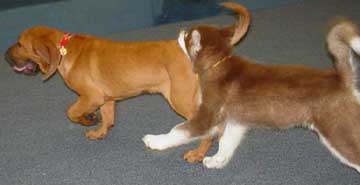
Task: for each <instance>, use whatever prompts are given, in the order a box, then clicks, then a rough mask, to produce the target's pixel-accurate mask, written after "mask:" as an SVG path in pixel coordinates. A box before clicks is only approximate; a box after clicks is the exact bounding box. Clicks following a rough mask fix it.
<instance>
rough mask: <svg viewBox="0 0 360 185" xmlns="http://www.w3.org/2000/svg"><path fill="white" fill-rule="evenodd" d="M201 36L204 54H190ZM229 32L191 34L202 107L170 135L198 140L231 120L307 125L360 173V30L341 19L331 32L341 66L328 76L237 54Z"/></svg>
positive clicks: (250, 123) (196, 29)
mask: <svg viewBox="0 0 360 185" xmlns="http://www.w3.org/2000/svg"><path fill="white" fill-rule="evenodd" d="M196 32H197V33H199V34H200V35H201V39H200V45H201V50H200V51H198V52H197V53H193V54H191V50H192V48H193V46H194V45H196V44H194V43H196V37H195V36H193V34H194V33H196ZM224 32H225V33H226V30H224V29H219V28H216V27H210V26H198V27H194V28H192V29H191V30H190V31H189V32H188V33H187V34H186V35H187V37H186V38H185V45H186V49H187V51H188V53H189V55H190V58H191V60H192V62H193V68H194V71H195V72H196V73H197V74H198V75H199V79H200V92H201V95H202V103H201V104H200V108H199V110H198V111H197V113H196V114H195V115H194V117H193V118H192V119H190V120H189V121H188V122H186V123H185V124H181V125H178V126H176V127H175V128H174V129H173V130H172V131H171V132H170V133H169V134H168V135H169V136H172V137H174V134H172V133H178V132H180V133H187V134H188V135H190V136H191V137H193V138H195V137H199V136H202V135H206V134H209V133H210V131H211V130H213V129H214V128H219V127H220V128H224V127H226V124H227V122H226V121H227V120H229V119H232V120H236V122H237V124H241V125H243V126H245V127H259V126H260V127H275V128H290V127H295V126H305V127H309V128H313V129H314V130H315V131H317V132H318V133H319V134H320V136H321V139H322V140H323V141H325V142H327V143H328V144H329V145H330V146H331V147H332V149H334V150H332V152H334V151H335V152H337V153H338V154H340V155H341V157H343V158H345V159H346V160H347V161H345V164H348V165H349V163H350V165H349V166H351V167H354V168H356V169H357V170H358V171H359V170H360V122H359V120H360V104H359V103H360V102H359V100H358V99H357V98H356V96H355V94H354V92H358V91H359V89H357V87H356V82H357V79H358V77H359V76H358V75H359V74H358V73H357V71H356V70H357V69H356V65H357V64H356V63H354V62H352V60H351V59H352V57H355V56H353V54H352V49H351V48H350V41H351V39H353V38H355V37H358V38H360V37H359V32H358V29H357V28H356V26H355V25H354V24H352V23H351V22H349V21H342V22H338V23H337V24H335V25H334V26H333V27H332V28H331V30H330V32H329V33H328V35H327V42H328V47H329V51H330V53H331V54H332V55H333V56H334V59H335V60H334V69H327V70H320V69H314V68H310V67H306V66H302V65H261V64H257V63H254V62H251V61H249V60H247V59H244V58H242V57H237V56H233V55H232V45H231V42H230V40H231V39H230V37H228V36H227V34H224ZM357 52H358V54H359V52H360V51H357ZM175 131H176V132H175ZM225 132H226V130H225ZM178 135H179V134H178ZM178 135H175V136H176V137H178ZM181 139H182V140H184V139H185V138H181ZM186 140H187V141H189V140H190V139H189V138H186ZM154 141H155V142H154ZM179 141H180V139H179V140H178V141H176V142H177V143H181V142H179ZM325 142H324V143H325ZM147 143H148V145H149V146H155V145H153V143H155V144H156V140H155V139H152V138H150V139H148V141H147ZM182 143H185V142H182ZM162 146H163V145H162ZM166 146H172V145H171V144H167V145H166ZM219 147H221V146H219ZM163 148H164V147H163ZM330 149H331V148H330ZM230 155H232V154H230ZM341 157H340V160H341V161H342V162H344V159H341ZM216 160H217V159H216ZM217 162H221V160H219V161H217ZM216 167H221V166H216ZM359 172H360V171H359Z"/></svg>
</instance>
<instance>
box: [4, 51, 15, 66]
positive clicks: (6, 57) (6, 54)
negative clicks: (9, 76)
mask: <svg viewBox="0 0 360 185" xmlns="http://www.w3.org/2000/svg"><path fill="white" fill-rule="evenodd" d="M4 57H5V60H6V62H8V63H9V64H10V65H11V66H13V65H14V62H13V61H12V60H11V58H10V56H9V50H7V51H6V52H5V55H4Z"/></svg>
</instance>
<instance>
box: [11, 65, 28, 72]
mask: <svg viewBox="0 0 360 185" xmlns="http://www.w3.org/2000/svg"><path fill="white" fill-rule="evenodd" d="M13 69H14V70H15V71H18V72H21V71H24V70H25V69H26V65H25V66H23V67H17V66H14V67H13Z"/></svg>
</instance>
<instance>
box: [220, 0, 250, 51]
mask: <svg viewBox="0 0 360 185" xmlns="http://www.w3.org/2000/svg"><path fill="white" fill-rule="evenodd" d="M221 6H223V7H226V8H228V9H231V10H233V11H234V12H236V13H238V14H239V18H238V21H237V23H236V24H235V25H233V26H232V28H233V29H235V30H234V34H233V37H232V38H231V44H232V45H235V44H236V43H238V42H239V41H240V40H241V39H242V38H243V37H244V35H245V34H246V33H247V31H248V29H249V26H250V12H249V11H248V10H247V8H245V7H244V6H242V5H239V4H236V3H231V2H226V3H222V4H221Z"/></svg>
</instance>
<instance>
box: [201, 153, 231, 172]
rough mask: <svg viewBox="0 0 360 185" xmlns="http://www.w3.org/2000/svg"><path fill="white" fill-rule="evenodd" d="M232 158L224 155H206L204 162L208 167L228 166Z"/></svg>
mask: <svg viewBox="0 0 360 185" xmlns="http://www.w3.org/2000/svg"><path fill="white" fill-rule="evenodd" d="M229 160H230V158H228V157H226V156H224V155H214V156H212V157H205V158H204V159H203V164H204V166H206V168H215V169H220V168H223V167H225V166H226V164H227V163H228V162H229Z"/></svg>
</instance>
